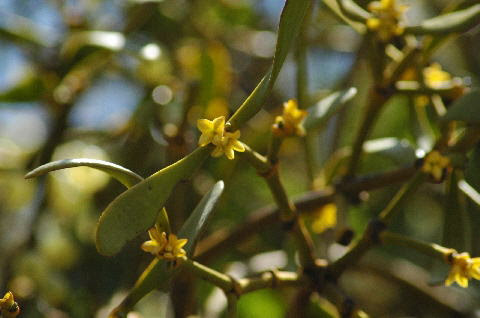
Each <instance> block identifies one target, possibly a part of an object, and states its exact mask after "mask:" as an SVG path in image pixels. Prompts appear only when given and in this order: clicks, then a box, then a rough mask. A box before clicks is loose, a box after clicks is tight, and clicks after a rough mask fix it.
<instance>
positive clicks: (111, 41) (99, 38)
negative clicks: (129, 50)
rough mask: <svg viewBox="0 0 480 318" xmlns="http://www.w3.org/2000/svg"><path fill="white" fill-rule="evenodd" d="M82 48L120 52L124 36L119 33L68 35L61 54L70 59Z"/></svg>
mask: <svg viewBox="0 0 480 318" xmlns="http://www.w3.org/2000/svg"><path fill="white" fill-rule="evenodd" d="M84 46H96V47H99V48H103V49H106V50H109V51H113V52H116V51H120V50H122V49H123V47H124V46H125V36H124V35H123V34H122V33H120V32H110V31H81V32H75V33H73V34H72V35H70V36H69V37H68V38H67V40H66V41H65V43H64V44H63V47H62V54H63V55H64V56H65V57H67V58H71V57H72V56H74V55H75V54H76V53H77V51H78V50H79V49H81V48H82V47H84Z"/></svg>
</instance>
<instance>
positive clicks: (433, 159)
mask: <svg viewBox="0 0 480 318" xmlns="http://www.w3.org/2000/svg"><path fill="white" fill-rule="evenodd" d="M449 166H450V159H449V158H448V157H445V156H442V155H441V154H440V152H438V151H437V150H433V151H431V152H430V153H429V154H428V155H426V156H425V158H424V159H423V164H422V168H421V170H422V171H423V172H424V173H426V174H429V175H430V176H432V177H433V179H434V180H435V181H437V182H440V181H442V179H443V177H444V174H445V172H446V170H447V169H448V167H449Z"/></svg>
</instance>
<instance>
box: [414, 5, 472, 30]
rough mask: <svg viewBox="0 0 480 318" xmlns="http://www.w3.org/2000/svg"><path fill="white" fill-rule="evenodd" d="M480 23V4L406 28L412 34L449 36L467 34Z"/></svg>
mask: <svg viewBox="0 0 480 318" xmlns="http://www.w3.org/2000/svg"><path fill="white" fill-rule="evenodd" d="M479 23H480V4H475V5H473V6H471V7H468V8H466V9H463V10H458V11H455V12H451V13H447V14H442V15H439V16H437V17H434V18H431V19H428V20H425V21H423V22H422V23H421V24H420V25H417V26H409V27H406V28H405V33H411V34H448V33H454V32H465V31H468V30H469V29H470V28H472V27H474V26H475V25H478V24H479Z"/></svg>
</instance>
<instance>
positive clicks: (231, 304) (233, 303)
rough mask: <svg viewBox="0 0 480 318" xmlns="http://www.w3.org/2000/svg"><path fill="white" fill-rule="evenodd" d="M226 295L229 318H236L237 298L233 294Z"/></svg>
mask: <svg viewBox="0 0 480 318" xmlns="http://www.w3.org/2000/svg"><path fill="white" fill-rule="evenodd" d="M225 295H226V296H227V318H236V317H237V301H238V299H237V296H236V295H235V294H232V293H229V294H225Z"/></svg>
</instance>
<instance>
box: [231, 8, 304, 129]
mask: <svg viewBox="0 0 480 318" xmlns="http://www.w3.org/2000/svg"><path fill="white" fill-rule="evenodd" d="M311 3H312V0H286V2H285V6H284V7H283V11H282V14H281V16H280V24H279V27H278V36H277V46H276V49H275V56H274V58H273V62H272V67H271V68H270V70H269V71H268V72H267V74H266V75H265V76H264V77H263V79H262V80H261V81H260V83H259V84H258V85H257V87H256V88H255V89H254V90H253V92H252V93H251V94H250V96H248V98H247V99H246V100H245V102H244V103H243V104H242V105H241V106H240V107H239V108H238V109H237V111H236V112H235V113H234V114H233V115H232V117H231V118H230V120H229V124H230V127H231V128H230V129H231V130H236V129H238V128H239V127H240V126H241V125H242V124H243V123H244V122H246V121H247V120H249V119H250V118H251V117H253V116H254V115H255V114H256V113H257V112H258V111H260V109H261V108H262V107H263V104H264V102H265V99H266V97H267V96H268V94H269V93H270V92H271V90H272V87H273V84H274V83H275V81H276V79H277V77H278V74H279V73H280V70H281V69H282V66H283V63H284V62H285V59H286V57H287V54H288V51H289V50H290V48H291V47H292V45H293V43H294V42H295V41H296V38H297V35H298V32H299V31H300V27H301V25H302V21H303V18H304V17H305V14H306V13H307V10H308V9H309V8H310V6H311Z"/></svg>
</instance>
